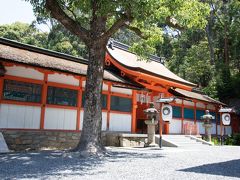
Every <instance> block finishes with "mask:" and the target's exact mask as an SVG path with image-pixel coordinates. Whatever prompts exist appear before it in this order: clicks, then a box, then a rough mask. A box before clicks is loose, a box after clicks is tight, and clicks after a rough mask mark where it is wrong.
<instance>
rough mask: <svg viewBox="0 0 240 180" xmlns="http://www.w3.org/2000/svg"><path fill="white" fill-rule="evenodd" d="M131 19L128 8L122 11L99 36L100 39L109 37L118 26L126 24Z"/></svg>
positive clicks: (121, 26)
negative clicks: (119, 16)
mask: <svg viewBox="0 0 240 180" xmlns="http://www.w3.org/2000/svg"><path fill="white" fill-rule="evenodd" d="M132 21H133V17H132V15H131V11H130V9H129V10H127V11H126V12H124V13H122V15H121V18H119V19H117V21H116V22H115V23H114V24H113V25H112V26H111V27H110V28H109V29H108V30H107V31H106V32H105V33H104V34H103V35H102V36H101V38H102V39H105V38H110V37H111V36H112V35H113V34H114V33H115V32H117V31H118V30H119V29H120V28H123V27H126V26H128V25H129V24H130V23H131V22H132Z"/></svg>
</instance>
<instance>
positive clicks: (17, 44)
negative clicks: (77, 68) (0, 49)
mask: <svg viewBox="0 0 240 180" xmlns="http://www.w3.org/2000/svg"><path fill="white" fill-rule="evenodd" d="M0 44H4V45H8V46H12V47H16V48H20V49H25V50H29V51H32V52H37V53H41V54H45V55H48V56H53V57H57V58H63V59H67V60H70V61H74V62H80V63H83V64H88V60H87V59H84V58H80V57H76V56H72V55H69V54H65V53H61V52H57V51H53V50H49V49H45V48H41V47H37V46H34V45H30V44H25V43H21V42H18V41H15V40H11V39H7V38H3V37H0Z"/></svg>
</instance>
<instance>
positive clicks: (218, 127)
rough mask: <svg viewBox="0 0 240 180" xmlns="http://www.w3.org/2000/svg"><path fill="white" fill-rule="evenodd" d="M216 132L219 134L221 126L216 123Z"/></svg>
mask: <svg viewBox="0 0 240 180" xmlns="http://www.w3.org/2000/svg"><path fill="white" fill-rule="evenodd" d="M217 132H218V135H220V134H221V126H220V125H217Z"/></svg>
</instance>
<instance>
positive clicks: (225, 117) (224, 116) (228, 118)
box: [222, 113, 231, 126]
mask: <svg viewBox="0 0 240 180" xmlns="http://www.w3.org/2000/svg"><path fill="white" fill-rule="evenodd" d="M222 123H223V125H224V126H228V125H230V123H231V116H230V114H229V113H223V114H222Z"/></svg>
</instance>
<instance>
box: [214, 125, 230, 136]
mask: <svg viewBox="0 0 240 180" xmlns="http://www.w3.org/2000/svg"><path fill="white" fill-rule="evenodd" d="M217 128H218V135H221V126H220V125H218V126H217ZM222 131H223V134H224V126H223V128H222ZM230 134H232V127H231V126H225V135H230Z"/></svg>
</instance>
